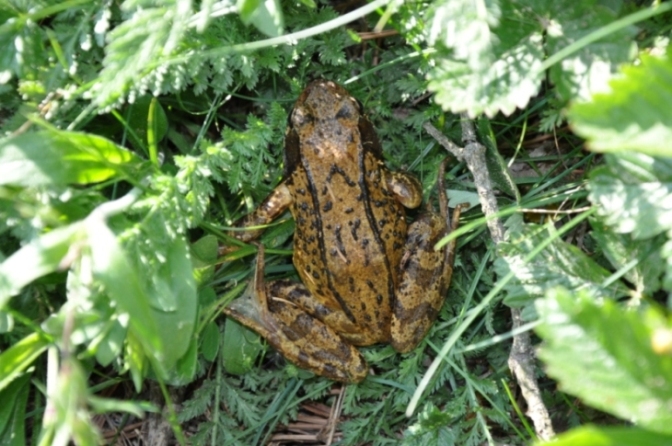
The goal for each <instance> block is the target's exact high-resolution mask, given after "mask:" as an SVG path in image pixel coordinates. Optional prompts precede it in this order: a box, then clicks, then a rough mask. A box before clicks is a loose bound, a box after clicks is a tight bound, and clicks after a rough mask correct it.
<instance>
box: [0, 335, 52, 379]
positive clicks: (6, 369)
mask: <svg viewBox="0 0 672 446" xmlns="http://www.w3.org/2000/svg"><path fill="white" fill-rule="evenodd" d="M48 345H49V341H48V340H47V339H46V338H44V337H43V336H41V335H40V334H39V333H32V334H30V335H28V336H26V337H25V338H23V339H21V340H20V341H19V342H16V343H15V344H13V345H12V346H11V347H9V348H8V349H7V350H5V351H4V352H2V353H1V354H0V390H2V389H4V388H5V387H7V385H8V384H9V383H11V382H12V381H13V380H15V379H16V378H18V377H19V376H20V375H21V374H22V373H23V371H24V370H26V368H28V367H29V366H30V365H31V364H32V363H33V361H35V359H36V358H37V357H38V356H40V355H41V354H42V352H43V351H44V350H46V348H47V346H48Z"/></svg>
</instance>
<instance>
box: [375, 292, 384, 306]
mask: <svg viewBox="0 0 672 446" xmlns="http://www.w3.org/2000/svg"><path fill="white" fill-rule="evenodd" d="M376 302H378V305H380V304H382V303H383V295H382V294H378V295H377V296H376Z"/></svg>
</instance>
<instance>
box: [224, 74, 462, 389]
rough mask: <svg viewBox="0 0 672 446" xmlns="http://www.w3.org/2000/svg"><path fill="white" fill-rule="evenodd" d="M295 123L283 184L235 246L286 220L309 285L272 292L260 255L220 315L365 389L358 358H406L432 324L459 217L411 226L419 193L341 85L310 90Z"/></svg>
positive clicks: (323, 83) (422, 218)
mask: <svg viewBox="0 0 672 446" xmlns="http://www.w3.org/2000/svg"><path fill="white" fill-rule="evenodd" d="M288 121H289V123H288V127H287V130H286V133H285V150H284V172H283V176H282V180H281V182H280V183H279V185H278V186H277V187H275V189H274V190H273V191H272V192H271V193H270V195H269V196H268V197H267V198H266V199H265V200H264V201H263V202H262V203H261V204H260V205H259V206H258V207H257V208H256V209H255V210H254V211H253V212H252V213H250V214H248V215H247V216H246V217H244V218H243V219H242V220H241V221H240V222H238V224H237V225H236V226H239V227H241V228H249V230H246V231H235V232H231V235H233V236H235V237H236V238H237V239H238V240H240V241H243V242H254V241H255V240H257V239H258V238H259V237H260V235H261V234H262V232H263V228H260V227H262V226H264V225H268V224H269V223H271V222H272V221H274V220H276V219H277V218H279V217H280V216H281V215H283V214H284V213H285V211H287V209H289V211H290V212H291V215H292V217H293V219H294V222H295V230H294V238H293V257H292V261H293V263H294V266H295V268H296V271H297V273H298V276H299V278H300V279H301V282H295V281H291V280H289V279H280V280H274V281H270V282H268V283H267V282H265V281H264V277H263V271H264V249H263V246H261V245H258V246H259V249H258V253H257V264H256V269H255V273H254V278H253V280H252V281H251V282H250V284H249V285H248V287H247V289H246V291H245V292H244V293H243V295H242V296H241V297H239V298H238V299H235V300H234V301H232V302H231V303H230V304H228V305H227V306H226V308H225V309H224V312H225V313H226V314H227V315H228V316H229V317H232V318H234V319H236V320H237V321H238V322H240V323H242V324H243V325H245V326H247V327H249V328H251V329H252V330H254V331H256V332H257V333H259V334H260V335H261V336H262V337H263V338H265V339H266V340H267V342H268V343H269V344H270V345H271V346H272V347H274V348H275V349H276V350H278V351H279V352H280V353H281V354H282V355H283V356H284V357H285V358H286V359H288V360H289V361H290V362H292V363H294V364H296V365H297V366H299V367H301V368H304V369H308V370H310V371H313V372H314V373H316V374H318V375H321V376H324V377H326V378H329V379H332V380H334V381H340V382H345V383H357V382H360V381H362V380H363V379H364V378H365V377H366V376H367V375H368V373H369V367H368V365H367V362H366V360H365V359H364V357H363V355H362V353H361V352H360V351H359V349H358V347H362V346H369V345H373V344H381V343H387V344H391V345H392V347H393V348H394V349H395V350H396V351H398V352H400V353H407V352H409V351H411V350H413V349H414V348H415V347H416V346H417V345H418V344H419V343H420V341H421V340H422V339H423V338H424V336H425V334H426V333H427V331H428V330H429V328H430V327H431V325H432V324H433V322H434V320H435V319H436V317H437V315H438V312H439V310H440V309H441V306H442V304H443V300H444V295H445V292H446V290H447V288H448V285H449V283H450V280H451V276H452V270H453V259H454V250H455V241H454V240H453V241H452V242H450V243H449V244H447V245H446V246H444V247H443V248H442V249H439V250H435V249H434V245H435V244H436V243H437V242H438V241H439V240H440V239H442V238H443V237H445V236H446V235H447V234H448V233H449V232H450V231H451V230H452V229H453V228H455V227H456V226H457V221H458V219H459V208H458V209H456V210H455V212H454V213H453V219H452V222H449V221H448V218H447V215H439V214H437V213H435V212H434V211H432V210H431V209H427V210H424V211H422V212H421V213H420V215H419V216H418V217H417V218H416V219H415V220H414V221H413V222H412V223H410V224H409V223H407V221H406V210H407V209H415V208H418V207H419V206H420V205H421V203H422V186H421V183H420V182H419V181H418V180H417V179H416V178H415V177H414V176H412V175H411V174H408V173H406V172H393V171H391V170H389V169H388V168H387V167H386V165H385V162H384V159H383V152H382V146H381V144H380V141H379V139H378V137H377V135H376V132H375V130H374V128H373V125H372V124H371V122H370V120H369V119H368V118H367V116H366V115H365V114H364V112H363V107H362V104H361V103H360V102H359V101H358V100H356V99H355V98H353V97H352V96H351V95H350V94H349V93H348V91H347V90H346V89H345V88H344V87H342V86H341V85H339V84H337V83H335V82H332V81H329V80H324V79H318V80H315V81H313V82H311V83H309V84H308V85H307V86H306V88H305V89H304V90H303V92H302V93H301V94H300V96H299V97H298V99H297V101H296V103H295V105H294V108H293V109H292V111H291V113H290V116H289V119H288ZM441 178H442V177H441ZM440 185H441V186H442V182H441V184H440ZM440 190H441V188H440ZM443 191H444V195H443V198H444V199H445V188H443ZM442 204H443V203H442ZM442 209H443V212H444V213H447V211H446V210H445V209H447V207H446V206H442Z"/></svg>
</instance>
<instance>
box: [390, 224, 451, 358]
mask: <svg viewBox="0 0 672 446" xmlns="http://www.w3.org/2000/svg"><path fill="white" fill-rule="evenodd" d="M445 233H446V224H445V221H444V220H443V219H442V218H441V217H439V216H438V215H435V214H426V215H423V216H422V217H420V218H419V219H418V220H416V221H414V222H413V223H412V224H411V226H410V227H409V228H408V235H407V238H406V246H405V248H404V258H403V259H402V264H401V282H400V284H399V287H398V289H397V293H396V296H395V305H394V311H393V314H392V323H391V326H390V337H391V344H392V346H393V347H394V349H395V350H397V351H399V352H402V353H405V352H408V351H410V350H412V349H413V348H414V347H415V346H416V345H417V344H418V343H419V342H420V341H421V340H422V338H423V337H424V336H425V334H426V333H427V330H429V328H430V327H431V325H432V323H433V322H434V320H435V319H436V316H437V315H438V313H439V310H440V309H441V306H442V305H443V297H444V296H443V294H444V291H445V283H446V280H445V277H443V276H444V263H445V262H444V251H443V250H441V251H434V244H436V242H438V241H439V240H440V239H441V237H443V236H444V235H445Z"/></svg>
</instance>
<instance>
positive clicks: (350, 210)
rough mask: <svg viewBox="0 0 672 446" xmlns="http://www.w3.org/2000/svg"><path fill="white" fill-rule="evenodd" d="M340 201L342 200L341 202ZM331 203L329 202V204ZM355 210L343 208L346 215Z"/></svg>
mask: <svg viewBox="0 0 672 446" xmlns="http://www.w3.org/2000/svg"><path fill="white" fill-rule="evenodd" d="M341 201H342V200H341ZM329 203H331V202H329ZM354 211H355V210H354V209H353V208H345V213H346V214H352V213H353V212H354Z"/></svg>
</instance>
